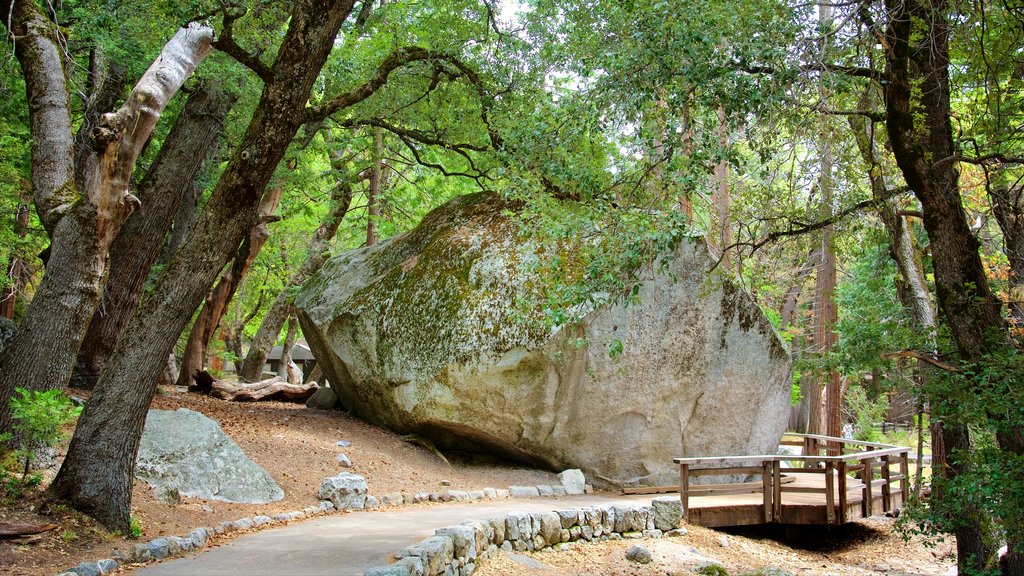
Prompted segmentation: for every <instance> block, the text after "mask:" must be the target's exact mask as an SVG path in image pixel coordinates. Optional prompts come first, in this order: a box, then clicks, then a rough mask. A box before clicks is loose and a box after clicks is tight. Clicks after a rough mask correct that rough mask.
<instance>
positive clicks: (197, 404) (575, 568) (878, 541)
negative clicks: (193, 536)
mask: <svg viewBox="0 0 1024 576" xmlns="http://www.w3.org/2000/svg"><path fill="white" fill-rule="evenodd" d="M152 407H154V408H160V409H176V408H179V407H184V408H188V409H190V410H195V411H197V412H202V413H203V414H206V415H207V416H209V417H211V418H214V419H215V420H218V421H219V422H220V423H221V426H222V427H223V428H224V430H225V432H227V434H228V435H229V436H230V437H231V438H232V439H234V440H235V442H237V443H238V444H239V445H240V446H241V447H242V449H243V450H244V451H245V453H246V454H247V455H248V456H249V457H250V458H251V459H252V460H254V461H255V462H256V463H258V464H259V465H261V466H263V467H264V468H265V469H266V470H267V471H268V472H269V473H270V474H271V476H273V477H274V479H275V480H276V481H277V483H278V484H279V485H280V486H281V488H282V489H283V490H284V492H285V497H284V499H283V500H281V501H278V502H274V503H271V504H263V505H246V504H230V503H226V502H217V501H207V500H200V499H190V498H186V499H183V501H182V502H181V503H180V504H177V505H170V504H166V503H163V502H161V501H158V500H156V499H155V498H154V497H153V494H152V491H151V490H150V488H149V486H148V485H147V484H145V483H144V482H136V484H135V488H134V492H133V517H134V518H137V519H138V521H139V522H140V523H141V528H142V535H141V536H140V537H139V539H138V540H130V539H125V538H124V537H121V536H119V535H116V534H111V533H109V532H108V531H106V530H104V529H102V528H101V527H99V526H98V525H96V524H95V523H94V522H92V521H91V520H90V519H89V518H88V517H86V516H84V515H82V514H80V513H78V512H75V511H73V510H69V509H67V508H66V507H64V506H63V505H60V504H59V503H50V502H47V501H46V500H45V498H44V495H43V492H42V488H43V487H45V484H46V482H48V481H49V479H50V478H52V475H53V473H54V472H55V466H54V467H52V468H50V469H49V470H46V471H45V473H44V478H45V479H44V482H43V486H42V487H40V489H38V490H36V491H35V492H32V493H31V494H30V495H29V497H28V498H25V499H22V500H20V501H18V502H16V503H14V504H10V505H5V506H3V507H0V524H3V523H18V522H22V523H30V524H42V523H52V524H56V525H57V526H58V527H57V528H56V529H54V530H51V531H49V532H46V533H45V534H42V535H39V536H36V537H29V538H25V539H23V540H22V541H12V540H0V573H2V574H7V575H11V576H15V575H25V576H42V575H52V574H56V573H58V572H60V571H62V570H64V569H66V568H69V567H71V566H74V565H75V564H77V563H78V562H81V561H86V560H88V561H95V560H99V559H101V558H109V557H110V556H111V553H112V551H113V550H114V549H115V548H125V547H127V546H130V545H131V544H133V543H135V542H138V541H143V542H144V541H147V540H150V539H152V538H156V537H159V536H167V535H185V534H187V533H188V532H189V531H190V530H192V529H193V528H196V527H198V526H213V525H215V524H217V523H219V522H222V521H225V520H235V519H238V518H243V517H246V516H253V515H256V514H266V515H273V514H276V513H280V512H290V511H293V510H300V509H302V508H304V507H306V506H310V505H315V504H317V498H316V492H317V489H318V487H319V485H320V481H321V480H322V479H323V478H325V477H327V476H333V475H336V474H338V473H339V472H340V471H342V468H341V466H340V465H339V464H338V462H337V455H338V454H339V453H341V452H344V453H345V454H347V455H348V456H349V458H351V460H352V463H353V467H352V468H351V469H350V471H352V472H354V473H356V474H361V475H363V476H364V477H366V479H367V482H368V484H369V492H370V494H375V495H381V494H386V493H391V492H403V493H407V494H412V493H415V492H439V491H441V490H443V489H444V488H442V487H445V488H451V489H463V490H471V489H481V488H484V487H495V488H507V487H508V486H509V485H536V484H557V483H558V480H557V478H556V477H555V475H554V474H553V473H551V472H545V471H539V470H529V469H524V468H521V467H516V466H513V465H508V464H501V463H480V462H472V463H469V462H459V461H454V460H453V461H452V463H451V464H450V465H449V464H448V463H445V462H444V461H442V460H441V459H440V458H439V457H438V456H437V455H435V454H433V453H432V452H430V451H428V450H426V449H424V448H421V447H419V446H415V445H412V444H409V443H407V442H405V441H403V440H402V439H400V438H399V437H398V436H396V435H394V434H392V433H390V432H387V431H384V430H382V429H380V428H377V427H375V426H371V425H369V424H366V423H364V422H362V421H360V420H358V419H356V418H353V417H350V416H347V415H345V414H344V413H341V412H324V411H319V410H309V409H306V408H305V407H304V406H302V405H301V404H289V403H281V402H260V403H232V402H225V401H221V400H216V399H213V398H210V397H206V396H199V395H195V394H188V393H184V392H168V393H164V394H160V395H157V396H156V398H154V400H153V405H152ZM339 440H346V441H348V442H350V443H351V445H350V446H347V447H344V448H340V447H338V445H337V442H338V441H339ZM421 505H443V504H421ZM843 532H844V533H840V532H839V531H835V532H833V533H830V534H827V535H825V536H824V537H822V535H821V534H815V535H813V537H812V538H810V539H809V541H811V542H812V546H811V549H807V547H806V546H805V547H804V548H796V547H793V546H791V545H787V544H784V543H779V542H777V541H775V540H772V539H767V538H764V537H763V536H760V535H754V536H756V537H746V536H739V535H730V536H728V538H729V541H730V544H729V546H728V547H723V546H721V545H720V543H719V541H718V540H719V538H721V536H722V534H721V533H719V532H715V531H712V530H706V529H701V528H697V527H692V528H691V531H690V535H688V536H686V537H684V538H680V539H664V540H651V541H646V542H643V544H644V545H646V546H647V547H648V548H649V549H650V550H651V551H652V553H653V555H654V559H655V561H654V562H652V563H651V564H648V565H643V566H641V565H637V564H634V563H632V562H629V561H627V560H625V557H624V551H625V549H626V548H628V547H629V546H630V545H632V544H634V543H636V542H632V541H621V542H609V543H605V544H600V545H597V544H594V545H585V546H579V547H576V548H574V549H572V550H568V551H565V552H560V553H551V552H540V553H536V554H533V555H532V556H533V557H535V558H536V559H538V560H539V561H540V562H542V563H543V564H545V565H546V566H548V569H547V570H544V574H546V575H550V576H554V575H558V574H630V575H633V574H635V575H647V574H651V575H653V574H658V575H665V574H673V573H675V571H678V570H679V567H680V564H681V561H674V560H673V558H676V559H677V560H678V553H679V550H681V549H689V547H691V546H696V547H697V548H698V549H699V550H700V551H701V552H702V553H703V554H705V555H707V556H712V557H714V558H716V559H718V560H720V561H721V562H722V563H723V564H724V565H725V566H726V568H728V569H729V570H730V573H734V574H736V573H740V572H742V571H744V570H749V569H754V568H761V567H765V566H772V567H776V568H782V569H785V570H787V571H790V572H793V573H795V574H808V573H820V574H869V573H871V574H873V573H887V572H889V573H900V574H945V573H946V572H947V571H948V570H949V567H950V566H952V560H951V559H950V558H949V556H950V552H949V550H950V547H949V545H948V544H940V545H939V547H938V548H935V549H927V548H925V547H924V546H923V545H922V544H921V543H920V542H918V541H915V542H912V543H910V544H906V543H904V542H902V540H901V539H900V537H899V536H898V535H897V534H895V533H894V532H893V530H892V528H891V521H888V520H886V519H872V520H869V521H866V522H864V523H861V524H856V525H854V527H853V528H850V529H849V530H844V531H843ZM845 532H849V533H845ZM805 540H806V539H805ZM224 541H226V540H225V539H224V538H218V539H217V540H215V541H214V544H213V545H217V544H218V543H222V542H224ZM481 568H482V571H480V572H478V573H479V574H482V575H484V576H505V575H512V574H523V573H530V569H529V568H527V567H525V566H523V565H522V564H521V563H520V562H517V561H515V560H513V559H511V558H509V557H507V556H504V555H499V556H498V557H497V558H495V559H494V560H492V561H490V562H487V563H484V565H483V566H482V567H481ZM683 572H684V573H685V572H689V569H688V568H687V569H686V570H683Z"/></svg>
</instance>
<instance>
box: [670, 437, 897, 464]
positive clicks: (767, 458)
mask: <svg viewBox="0 0 1024 576" xmlns="http://www.w3.org/2000/svg"><path fill="white" fill-rule="evenodd" d="M786 436H796V437H799V438H810V439H813V440H824V441H826V442H838V443H840V444H854V445H858V446H867V447H875V446H879V448H876V449H874V450H865V451H863V452H850V453H847V454H842V455H837V456H826V455H803V454H753V455H741V456H696V457H692V458H673V459H672V462H674V463H676V464H688V465H691V466H693V465H700V464H731V463H734V462H749V461H759V462H776V461H781V460H789V461H795V462H805V461H808V460H813V461H815V462H845V461H847V460H860V459H862V458H877V457H880V456H892V455H894V454H901V453H903V452H907V451H909V450H910V448H908V447H906V446H896V445H895V444H885V443H882V442H864V441H861V440H850V439H848V438H837V437H835V436H823V435H821V434H787V435H786Z"/></svg>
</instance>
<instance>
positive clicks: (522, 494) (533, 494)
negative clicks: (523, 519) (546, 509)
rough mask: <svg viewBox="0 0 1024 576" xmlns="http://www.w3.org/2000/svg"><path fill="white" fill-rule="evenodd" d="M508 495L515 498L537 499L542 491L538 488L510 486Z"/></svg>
mask: <svg viewBox="0 0 1024 576" xmlns="http://www.w3.org/2000/svg"><path fill="white" fill-rule="evenodd" d="M508 493H509V496H511V497H513V498H537V497H538V496H540V491H539V490H537V487H536V486H509V487H508Z"/></svg>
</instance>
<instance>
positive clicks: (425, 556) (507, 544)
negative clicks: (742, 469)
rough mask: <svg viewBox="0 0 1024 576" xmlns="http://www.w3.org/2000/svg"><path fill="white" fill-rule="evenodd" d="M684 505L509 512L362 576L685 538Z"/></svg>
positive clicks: (441, 533)
mask: <svg viewBox="0 0 1024 576" xmlns="http://www.w3.org/2000/svg"><path fill="white" fill-rule="evenodd" d="M682 522H683V520H682V503H681V502H680V501H679V499H678V498H675V497H667V498H664V497H663V498H655V499H654V501H652V502H651V505H650V506H634V505H608V506H588V507H584V508H570V509H566V510H554V511H551V512H534V513H525V512H509V513H508V514H507V515H506V516H505V517H504V518H502V517H500V516H496V517H492V518H487V519H483V520H470V521H467V522H463V523H462V524H457V525H455V526H447V527H444V528H440V529H438V530H437V531H436V532H435V533H434V536H431V537H429V538H426V539H425V540H421V541H420V542H417V543H416V544H413V545H411V546H406V547H405V548H402V549H401V550H399V551H398V552H396V553H395V555H394V556H395V559H396V562H394V563H393V564H385V565H381V566H373V567H371V568H369V569H368V570H366V572H364V576H441V575H445V576H469V575H470V574H473V572H475V571H476V568H477V565H478V564H479V563H480V562H482V561H484V560H487V559H490V558H491V557H493V556H494V555H495V554H497V552H498V550H504V551H506V552H513V551H515V552H522V551H528V552H532V551H535V550H542V549H553V550H558V551H561V550H566V549H569V548H571V547H573V546H575V545H576V544H577V543H578V542H580V541H583V542H590V541H607V540H622V539H639V538H660V537H662V536H663V535H668V536H685V535H686V534H687V531H686V528H682V527H681V525H682Z"/></svg>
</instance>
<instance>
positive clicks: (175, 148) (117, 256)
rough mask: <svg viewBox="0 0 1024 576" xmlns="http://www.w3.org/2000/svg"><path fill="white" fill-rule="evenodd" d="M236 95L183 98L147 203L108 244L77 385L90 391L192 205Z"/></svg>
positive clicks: (206, 90) (202, 90) (201, 93)
mask: <svg viewBox="0 0 1024 576" xmlns="http://www.w3.org/2000/svg"><path fill="white" fill-rule="evenodd" d="M234 100H235V97H234V96H232V95H230V94H228V93H226V92H222V91H220V90H218V89H216V88H213V87H211V86H209V85H205V86H200V87H199V88H198V89H196V90H195V91H194V92H193V93H192V94H191V95H190V96H189V98H188V100H187V101H186V102H185V107H184V108H183V109H182V111H181V114H180V115H179V116H178V120H177V121H176V122H175V123H174V127H173V128H171V131H170V133H169V134H168V135H167V139H166V140H165V141H164V144H163V146H162V147H161V149H160V152H159V154H157V157H156V159H155V160H154V162H153V165H152V167H151V168H150V170H149V172H148V173H147V174H146V177H145V178H144V179H143V181H142V183H141V185H140V186H139V189H140V192H139V198H140V200H141V201H142V204H143V206H144V208H143V209H142V210H140V211H139V212H138V213H137V214H134V215H132V217H131V218H129V219H128V221H127V222H125V225H124V227H123V229H122V230H121V234H120V235H118V237H117V239H116V240H115V241H114V244H113V245H112V246H111V248H110V272H109V275H108V280H107V285H106V288H105V290H104V291H103V299H102V300H101V301H100V307H99V309H98V310H97V311H96V313H95V314H94V315H93V318H92V321H91V322H90V323H89V329H88V331H87V332H86V334H85V338H84V340H83V341H82V346H81V349H80V350H79V352H78V359H77V361H76V364H75V370H74V374H73V376H72V385H73V386H75V387H77V388H84V389H86V390H92V388H93V386H94V385H95V383H96V378H98V377H99V374H100V371H101V370H102V369H103V365H104V364H105V363H106V361H107V358H109V357H110V353H111V352H112V351H113V349H114V345H115V344H117V340H118V338H119V337H120V335H121V331H122V330H124V327H125V326H126V325H127V324H128V321H129V320H130V319H131V317H132V314H134V312H135V308H136V307H137V306H138V304H139V300H141V299H142V291H143V289H144V288H145V284H146V280H147V279H148V277H149V273H150V270H151V269H152V267H153V263H154V262H155V261H156V258H157V255H158V254H159V253H160V250H161V246H162V244H163V243H164V238H165V237H166V236H167V233H168V230H170V228H171V223H172V222H174V221H175V214H176V213H177V212H179V208H180V207H182V206H183V205H188V204H191V207H192V209H193V210H194V208H195V202H194V199H191V196H192V194H193V193H194V189H195V186H194V182H195V178H196V174H197V172H198V171H199V167H200V164H201V163H202V161H203V160H204V159H206V158H208V157H209V155H210V153H211V152H212V151H214V150H216V142H217V140H218V137H217V134H218V133H219V132H220V130H221V128H222V127H223V126H224V121H225V119H226V118H227V114H228V111H229V110H230V108H231V106H232V104H233V103H234ZM190 199H191V200H192V201H191V202H190Z"/></svg>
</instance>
